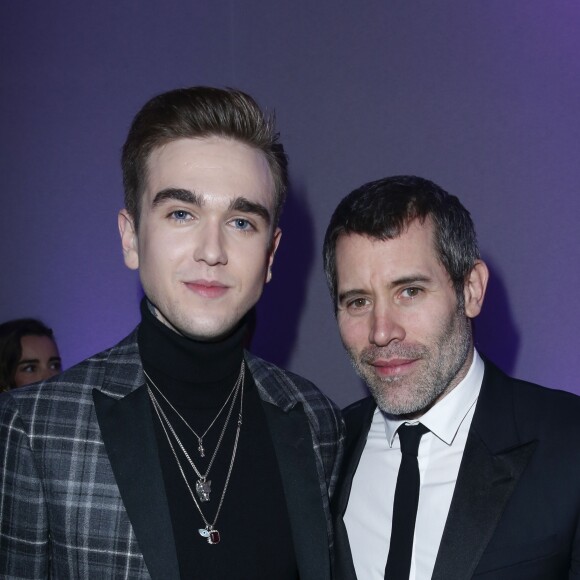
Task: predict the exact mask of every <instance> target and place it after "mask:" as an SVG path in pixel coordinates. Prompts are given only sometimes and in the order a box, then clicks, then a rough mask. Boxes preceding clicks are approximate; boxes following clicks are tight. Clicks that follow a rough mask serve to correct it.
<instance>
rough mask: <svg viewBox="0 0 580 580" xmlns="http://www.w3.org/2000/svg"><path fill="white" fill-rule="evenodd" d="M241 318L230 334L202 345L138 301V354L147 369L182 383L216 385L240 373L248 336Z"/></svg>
mask: <svg viewBox="0 0 580 580" xmlns="http://www.w3.org/2000/svg"><path fill="white" fill-rule="evenodd" d="M247 326H248V325H247V321H246V317H244V318H243V319H242V320H241V321H240V322H239V323H238V325H237V326H236V327H235V328H234V329H233V330H232V332H231V333H230V334H229V335H228V336H227V337H226V338H224V339H222V340H219V341H216V342H202V341H198V340H193V339H191V338H187V337H185V336H182V335H180V334H177V332H175V331H174V330H172V329H170V328H169V327H168V326H165V324H163V323H162V322H161V321H160V320H158V319H157V318H156V317H155V315H154V314H153V313H152V312H151V310H150V308H149V303H148V301H147V299H146V298H143V300H142V301H141V325H140V326H139V335H138V342H139V352H140V354H141V358H142V360H143V365H144V366H145V368H146V369H151V370H153V371H157V372H156V373H155V374H160V375H164V376H166V377H169V378H171V379H174V380H176V381H179V382H185V383H215V382H220V381H223V380H226V379H228V378H229V377H231V376H232V375H236V376H237V373H238V372H239V368H240V364H241V362H242V358H243V350H244V341H245V337H246V333H247Z"/></svg>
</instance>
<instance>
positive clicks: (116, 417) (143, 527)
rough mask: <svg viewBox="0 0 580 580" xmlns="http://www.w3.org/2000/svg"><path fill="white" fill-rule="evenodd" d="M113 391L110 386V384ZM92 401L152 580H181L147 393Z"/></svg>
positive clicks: (98, 395)
mask: <svg viewBox="0 0 580 580" xmlns="http://www.w3.org/2000/svg"><path fill="white" fill-rule="evenodd" d="M108 387H110V385H108ZM93 400H94V403H95V410H96V414H97V419H98V422H99V426H100V429H101V435H102V438H103V441H104V443H105V449H106V451H107V454H108V457H109V461H110V463H111V466H112V469H113V473H114V475H115V480H116V482H117V486H118V487H119V491H120V493H121V497H122V499H123V503H124V505H125V509H126V510H127V514H128V516H129V519H130V521H131V525H132V526H133V530H134V531H135V536H136V538H137V541H138V543H139V548H140V550H141V552H142V554H143V558H144V560H145V563H146V565H147V568H148V570H149V573H150V575H151V577H152V578H153V580H179V577H180V576H179V565H178V562H177V555H176V551H175V542H174V539H173V529H172V525H171V519H170V515H169V507H168V505H167V500H166V495H165V488H164V484H163V475H162V473H161V468H160V465H159V459H158V455H157V443H156V440H155V432H154V429H153V418H152V415H151V409H150V406H149V400H148V396H147V390H146V389H145V387H144V386H142V387H140V388H138V389H136V390H134V391H132V392H130V393H129V394H128V395H127V396H125V397H123V398H121V399H117V398H114V397H111V396H109V395H107V394H105V393H103V392H102V391H99V390H98V389H94V390H93Z"/></svg>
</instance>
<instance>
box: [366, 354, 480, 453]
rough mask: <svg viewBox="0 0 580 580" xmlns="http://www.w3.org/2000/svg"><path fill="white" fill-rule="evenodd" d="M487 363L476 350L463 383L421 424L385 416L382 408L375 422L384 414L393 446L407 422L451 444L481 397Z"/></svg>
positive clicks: (377, 412) (444, 398)
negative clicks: (398, 433) (485, 364)
mask: <svg viewBox="0 0 580 580" xmlns="http://www.w3.org/2000/svg"><path fill="white" fill-rule="evenodd" d="M483 371H484V364H483V360H482V359H481V357H480V356H479V354H478V353H477V351H476V350H474V351H473V361H472V362H471V366H470V367H469V370H468V371H467V374H466V375H465V377H464V378H463V380H462V381H461V382H460V383H459V384H458V385H457V386H456V387H455V388H454V389H453V390H452V391H451V392H450V393H449V394H447V395H446V396H445V397H443V398H442V399H441V400H440V401H439V402H437V403H436V404H435V405H433V407H431V408H430V409H429V410H428V411H427V412H426V413H425V414H424V415H423V416H422V417H421V418H420V419H418V420H417V421H406V420H401V419H396V418H395V417H394V416H393V415H388V414H386V413H383V412H382V411H381V410H380V409H379V408H378V407H377V409H376V410H375V419H378V418H379V417H378V416H377V415H381V416H382V418H383V419H384V423H385V433H386V436H387V441H388V443H389V447H392V446H393V440H394V438H395V433H396V432H397V429H398V428H399V427H400V426H401V425H402V424H403V423H411V424H414V423H418V422H419V421H420V422H421V423H422V424H423V425H425V427H427V429H429V431H431V432H432V433H433V434H434V435H436V436H437V437H438V438H439V439H441V440H442V441H444V442H445V443H447V445H451V444H452V443H453V439H454V438H455V435H456V434H457V431H458V430H459V427H460V426H461V423H463V420H464V419H465V417H466V416H467V414H468V413H469V410H470V409H471V408H472V407H473V405H474V404H475V402H476V401H477V397H478V396H479V391H480V389H481V383H482V381H483Z"/></svg>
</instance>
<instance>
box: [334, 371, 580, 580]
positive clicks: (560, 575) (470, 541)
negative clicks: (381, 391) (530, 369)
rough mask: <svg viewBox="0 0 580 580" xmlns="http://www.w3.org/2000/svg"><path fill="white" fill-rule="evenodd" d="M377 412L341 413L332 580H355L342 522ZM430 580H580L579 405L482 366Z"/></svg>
mask: <svg viewBox="0 0 580 580" xmlns="http://www.w3.org/2000/svg"><path fill="white" fill-rule="evenodd" d="M374 410H375V402H374V400H373V399H372V398H371V397H368V398H366V399H363V400H361V401H358V402H357V403H354V404H353V405H351V406H350V407H349V408H348V409H346V410H345V413H344V414H345V421H346V426H347V443H346V451H345V459H344V464H343V471H342V475H341V477H340V478H339V483H338V488H337V492H336V495H335V497H334V500H333V508H334V515H335V525H336V540H335V548H336V562H335V578H336V580H352V579H354V578H356V574H355V570H354V566H353V563H352V557H351V555H350V547H349V543H348V536H347V532H346V527H345V525H344V521H343V516H344V513H345V510H346V507H347V504H348V498H349V495H350V490H351V486H352V478H353V475H354V473H355V471H356V468H357V465H358V462H359V460H360V457H361V453H362V451H363V449H364V446H365V443H366V438H367V433H368V431H369V428H370V424H371V420H372V416H373V412H374ZM385 525H390V522H385ZM385 560H386V554H385ZM432 578H433V580H467V579H469V578H477V579H481V580H540V579H542V580H559V579H565V578H566V579H568V578H570V579H572V578H580V397H577V396H575V395H573V394H571V393H566V392H563V391H555V390H551V389H547V388H544V387H540V386H538V385H534V384H531V383H527V382H524V381H519V380H516V379H512V378H510V377H508V376H507V375H505V374H504V373H503V372H502V371H500V370H499V369H498V368H497V367H495V366H494V365H493V364H491V363H490V362H489V361H485V373H484V378H483V383H482V387H481V392H480V395H479V398H478V402H477V406H476V409H475V414H474V417H473V422H472V424H471V428H470V431H469V435H468V439H467V442H466V446H465V452H464V454H463V459H462V461H461V467H460V469H459V474H458V477H457V484H456V487H455V492H454V494H453V499H452V502H451V506H450V509H449V514H448V516H447V521H446V524H445V528H444V531H443V537H442V540H441V545H440V547H439V552H438V554H437V558H436V562H435V568H434V571H433V576H432ZM359 580H366V579H359Z"/></svg>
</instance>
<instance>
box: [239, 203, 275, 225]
mask: <svg viewBox="0 0 580 580" xmlns="http://www.w3.org/2000/svg"><path fill="white" fill-rule="evenodd" d="M230 210H231V211H241V212H244V213H253V214H256V215H257V216H260V217H261V218H262V219H263V220H264V221H265V222H266V224H267V225H270V221H271V219H272V218H271V217H270V212H269V211H268V210H267V208H266V207H265V206H263V205H262V204H261V203H257V202H255V201H250V200H249V199H247V198H245V197H236V199H234V200H232V202H231V203H230Z"/></svg>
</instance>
